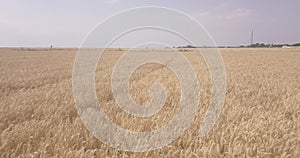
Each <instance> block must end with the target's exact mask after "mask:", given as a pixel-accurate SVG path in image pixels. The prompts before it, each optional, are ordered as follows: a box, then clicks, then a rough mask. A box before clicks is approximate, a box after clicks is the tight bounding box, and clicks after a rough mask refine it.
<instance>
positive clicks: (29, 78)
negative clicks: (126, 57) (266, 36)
mask: <svg viewBox="0 0 300 158" xmlns="http://www.w3.org/2000/svg"><path fill="white" fill-rule="evenodd" d="M90 51H95V50H90ZM151 51H161V52H162V53H163V51H164V49H159V50H158V49H157V50H156V49H153V50H149V53H151ZM179 51H181V52H182V54H183V55H184V56H185V57H186V58H187V59H188V60H189V61H190V63H191V64H192V66H193V68H194V70H195V72H196V76H197V78H198V80H199V83H200V97H201V100H200V104H199V109H198V111H197V113H196V117H195V118H194V120H193V122H192V124H191V126H190V127H189V128H188V129H187V130H186V131H185V132H184V135H182V136H181V137H179V138H178V139H176V140H175V141H173V142H172V143H171V144H169V145H168V146H166V147H163V148H161V149H157V150H153V151H149V152H145V153H134V152H125V151H118V150H117V149H114V148H110V147H109V146H107V145H106V144H104V143H102V142H100V141H99V140H98V139H96V138H95V137H94V136H93V135H92V134H91V133H90V132H89V131H88V130H87V129H86V128H85V126H84V125H83V123H82V121H81V120H80V117H79V115H78V114H77V110H76V106H75V103H74V98H73V93H72V72H73V65H74V60H75V57H76V53H77V50H76V49H52V50H50V49H42V48H40V49H39V48H23V49H21V48H1V49H0V134H1V137H0V157H300V122H299V120H300V117H299V116H300V84H299V83H300V48H291V49H281V48H260V49H256V48H251V49H250V48H241V49H229V48H228V49H221V53H222V57H223V60H224V64H225V68H226V78H227V93H226V98H225V104H224V107H223V111H222V113H221V115H220V117H219V118H218V121H217V123H216V124H215V126H214V128H213V129H212V130H211V131H210V133H209V134H208V135H206V137H204V138H200V137H198V131H199V129H200V128H201V122H202V121H203V118H204V116H205V112H206V110H207V108H208V103H209V99H210V95H211V93H210V89H211V83H210V77H209V72H208V68H207V66H206V64H205V62H204V60H203V58H202V57H201V56H200V55H199V54H197V53H196V52H195V50H193V49H180V50H179ZM123 53H124V49H109V50H107V51H106V52H105V53H104V55H103V56H102V58H101V59H100V60H99V63H98V66H97V70H96V89H97V96H98V98H99V101H100V102H101V103H103V105H104V106H103V107H102V108H103V109H104V111H105V112H106V113H107V115H108V117H109V119H110V120H111V121H112V122H114V123H115V124H117V125H118V126H120V127H122V128H125V129H128V130H131V131H151V130H155V129H158V128H160V127H162V126H163V125H165V124H166V123H168V121H169V120H170V119H171V118H172V116H174V115H175V114H176V112H177V110H178V107H177V105H178V102H179V98H180V95H181V94H180V86H179V83H178V81H177V79H176V77H175V75H174V74H173V73H172V72H171V71H170V70H169V69H168V68H166V67H164V66H162V65H159V64H154V63H152V64H146V65H143V66H142V67H140V68H138V69H137V70H136V71H135V72H134V73H133V74H132V76H131V77H130V84H129V85H130V87H129V90H130V93H131V97H132V98H133V100H134V101H135V102H136V103H138V104H140V105H141V106H143V105H146V104H147V103H148V102H149V94H148V90H149V87H150V86H151V85H152V84H153V83H157V82H159V83H161V84H163V85H164V86H165V88H166V89H167V91H168V97H167V100H166V102H165V105H164V107H163V108H162V110H161V111H160V112H159V113H158V114H157V115H155V116H153V117H149V118H146V119H140V118H137V117H134V116H132V115H129V114H127V113H125V112H124V111H122V110H121V109H120V108H119V107H118V106H117V105H116V102H115V100H114V96H113V95H112V90H111V85H110V83H111V82H110V78H111V72H112V70H113V66H114V65H115V64H116V62H117V60H118V59H119V58H120V56H121V55H122V54H123ZM170 132H171V131H170Z"/></svg>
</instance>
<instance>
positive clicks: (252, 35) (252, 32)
mask: <svg viewBox="0 0 300 158" xmlns="http://www.w3.org/2000/svg"><path fill="white" fill-rule="evenodd" d="M253 40H254V30H253V29H252V31H251V45H250V46H252V45H253Z"/></svg>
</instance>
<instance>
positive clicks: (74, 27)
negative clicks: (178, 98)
mask: <svg viewBox="0 0 300 158" xmlns="http://www.w3.org/2000/svg"><path fill="white" fill-rule="evenodd" d="M0 4H1V5H0V47H48V46H50V45H54V46H55V47H80V44H81V42H82V41H83V40H84V38H85V37H86V35H87V34H88V33H89V32H90V31H91V30H92V29H93V28H94V27H95V26H96V25H97V24H98V23H100V22H101V21H102V20H104V19H105V18H107V17H109V16H111V15H113V14H115V13H117V12H120V11H122V10H124V9H130V8H134V7H140V6H161V7H167V8H172V9H176V10H179V11H181V12H184V13H186V14H188V15H189V16H191V17H193V18H195V19H196V20H197V21H198V22H199V23H201V24H202V25H203V26H204V27H205V28H206V29H207V30H208V32H209V33H210V35H211V36H212V38H213V39H214V40H215V42H216V44H217V45H232V46H233V45H248V44H249V43H250V41H251V30H252V29H254V42H255V43H257V42H264V43H274V44H276V43H299V42H300V29H299V28H300V21H299V15H300V1H299V0H286V1H283V0H272V1H271V0H181V1H179V0H89V1H83V0H43V1H41V0H26V1H24V0H0ZM175 43H176V42H175ZM175 43H174V44H175ZM180 44H181V43H180V42H177V43H176V44H175V45H180ZM182 44H183V43H182ZM119 46H122V47H126V42H125V43H123V44H120V45H119ZM115 47H118V45H116V46H115Z"/></svg>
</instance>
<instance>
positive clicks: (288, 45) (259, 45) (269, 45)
mask: <svg viewBox="0 0 300 158" xmlns="http://www.w3.org/2000/svg"><path fill="white" fill-rule="evenodd" d="M284 46H287V47H300V43H295V44H265V43H255V44H251V45H246V46H245V45H241V46H217V47H218V48H266V47H271V48H281V47H284ZM173 48H216V47H213V46H192V45H187V46H179V47H175V46H174V47H173Z"/></svg>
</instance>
